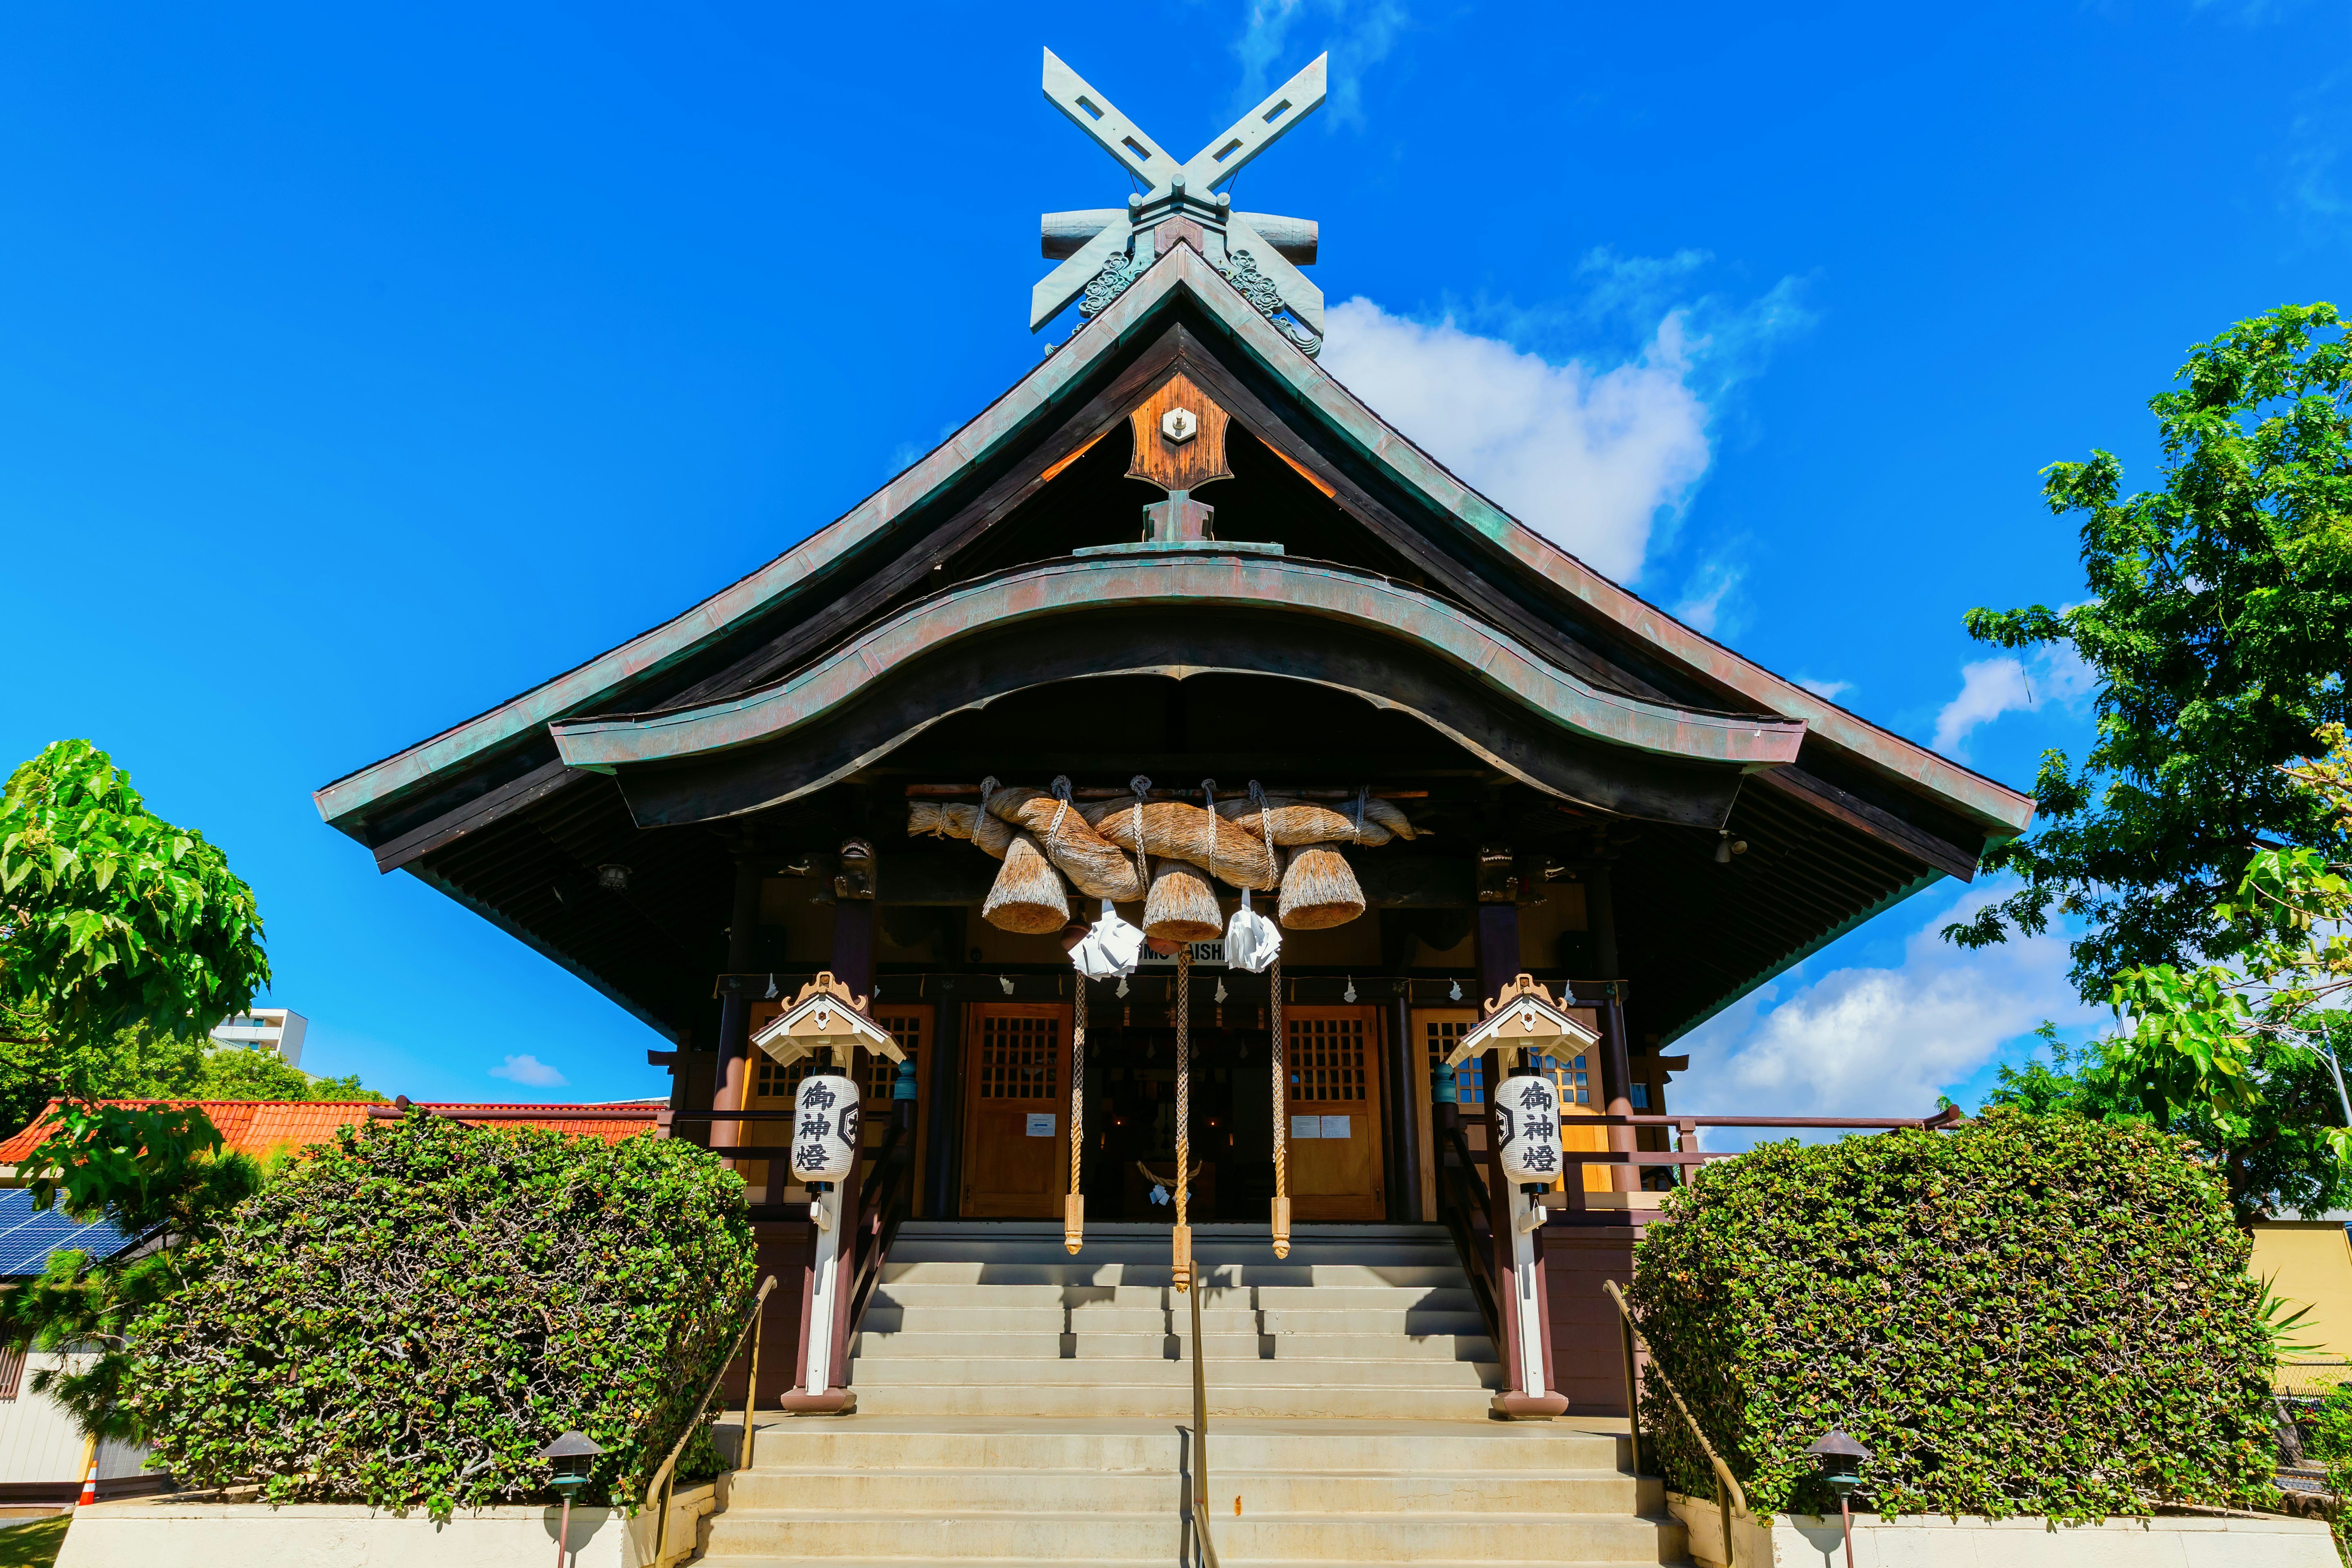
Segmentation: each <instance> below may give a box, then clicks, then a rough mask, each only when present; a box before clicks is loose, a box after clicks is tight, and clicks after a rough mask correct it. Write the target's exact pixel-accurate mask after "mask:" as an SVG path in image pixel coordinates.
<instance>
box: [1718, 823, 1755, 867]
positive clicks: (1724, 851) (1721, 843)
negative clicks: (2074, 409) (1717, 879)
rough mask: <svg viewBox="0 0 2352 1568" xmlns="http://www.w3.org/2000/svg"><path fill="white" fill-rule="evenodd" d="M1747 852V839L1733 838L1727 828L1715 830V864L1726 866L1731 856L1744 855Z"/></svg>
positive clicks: (1729, 862)
mask: <svg viewBox="0 0 2352 1568" xmlns="http://www.w3.org/2000/svg"><path fill="white" fill-rule="evenodd" d="M1747 853H1748V840H1746V839H1745V838H1734V837H1732V836H1731V832H1730V830H1729V829H1728V828H1721V829H1717V833H1716V836H1715V863H1716V864H1717V865H1718V866H1728V865H1730V864H1731V858H1732V857H1733V856H1734V855H1745V854H1747Z"/></svg>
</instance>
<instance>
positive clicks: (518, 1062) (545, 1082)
mask: <svg viewBox="0 0 2352 1568" xmlns="http://www.w3.org/2000/svg"><path fill="white" fill-rule="evenodd" d="M490 1076H491V1077H492V1078H502V1079H507V1080H508V1081H509V1082H510V1083H521V1084H529V1085H530V1087H531V1088H533V1089H561V1088H562V1086H563V1085H565V1084H567V1083H569V1082H571V1081H572V1080H571V1079H567V1078H565V1077H564V1076H563V1075H562V1073H560V1072H558V1071H556V1070H555V1069H554V1068H551V1067H549V1066H548V1065H547V1064H546V1063H545V1062H543V1061H541V1060H540V1059H539V1058H537V1057H509V1058H507V1059H506V1060H505V1061H503V1062H500V1063H499V1065H498V1066H497V1067H494V1068H491V1069H490Z"/></svg>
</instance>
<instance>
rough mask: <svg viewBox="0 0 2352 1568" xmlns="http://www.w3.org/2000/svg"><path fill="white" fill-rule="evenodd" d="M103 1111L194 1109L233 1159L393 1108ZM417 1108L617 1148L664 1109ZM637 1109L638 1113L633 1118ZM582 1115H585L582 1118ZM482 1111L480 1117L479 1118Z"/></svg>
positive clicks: (1, 1147)
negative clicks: (593, 1140) (217, 1134)
mask: <svg viewBox="0 0 2352 1568" xmlns="http://www.w3.org/2000/svg"><path fill="white" fill-rule="evenodd" d="M100 1103H102V1104H106V1105H123V1106H147V1105H194V1106H198V1107H201V1108H202V1109H203V1110H204V1113H205V1115H206V1116H209V1117H211V1118H212V1122H213V1125H214V1126H215V1127H217V1128H219V1129H220V1131H221V1136H222V1138H223V1139H225V1140H226V1142H227V1145H228V1147H229V1148H230V1149H232V1150H234V1151H236V1152H237V1153H240V1154H251V1155H254V1156H256V1157H260V1156H264V1155H268V1154H271V1153H274V1152H277V1151H278V1150H280V1149H301V1148H308V1147H309V1146H310V1145H311V1144H313V1143H323V1142H326V1141H327V1140H328V1139H330V1138H331V1137H333V1136H334V1135H335V1129H337V1128H338V1127H348V1126H350V1125H351V1124H352V1123H353V1122H357V1121H366V1120H367V1118H368V1114H369V1112H370V1111H373V1110H392V1109H393V1108H392V1107H391V1106H388V1105H384V1104H382V1103H381V1102H379V1101H375V1100H104V1101H101V1102H100ZM418 1106H419V1108H420V1109H422V1110H430V1111H433V1112H435V1113H436V1114H437V1115H442V1116H454V1117H457V1118H458V1119H459V1120H465V1119H467V1118H469V1117H474V1116H482V1117H483V1121H482V1123H481V1124H482V1125H484V1126H526V1127H544V1128H547V1129H549V1130H550V1131H556V1132H569V1133H572V1134H573V1135H575V1136H579V1137H585V1138H602V1139H604V1141H605V1142H608V1143H617V1142H620V1141H621V1140H622V1139H624V1138H626V1137H629V1136H630V1135H632V1134H634V1133H638V1132H645V1131H650V1130H651V1129H652V1127H653V1125H654V1117H655V1115H656V1112H658V1111H659V1110H662V1109H663V1107H662V1105H661V1104H660V1103H657V1102H656V1103H647V1104H645V1105H643V1106H637V1105H479V1104H466V1103H462V1102H455V1101H452V1102H446V1103H425V1102H424V1101H419V1102H418ZM55 1110H57V1101H55V1100H51V1101H50V1102H49V1106H48V1109H47V1110H44V1111H42V1112H41V1114H40V1115H39V1116H37V1117H36V1118H35V1119H34V1120H33V1122H32V1125H30V1126H28V1127H26V1129H24V1131H20V1132H18V1133H16V1135H15V1136H14V1137H12V1138H9V1139H6V1140H5V1141H0V1164H9V1165H13V1164H17V1163H21V1162H22V1161H23V1160H24V1158H25V1156H26V1155H27V1154H29V1153H31V1152H33V1150H34V1148H35V1147H36V1146H37V1145H38V1144H39V1143H40V1142H41V1140H42V1139H44V1138H46V1137H47V1136H48V1122H49V1117H50V1114H51V1113H52V1112H54V1111H55ZM640 1110H642V1112H643V1114H642V1115H639V1114H638V1112H639V1111H640ZM582 1112H588V1113H592V1114H589V1115H585V1116H583V1115H582V1114H581V1113H582ZM486 1113H487V1114H486Z"/></svg>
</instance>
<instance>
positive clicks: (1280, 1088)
mask: <svg viewBox="0 0 2352 1568" xmlns="http://www.w3.org/2000/svg"><path fill="white" fill-rule="evenodd" d="M1249 796H1250V800H1251V803H1252V804H1254V805H1255V806H1256V807H1257V811H1258V817H1257V820H1258V826H1260V827H1262V828H1264V829H1265V853H1266V858H1268V859H1272V858H1274V813H1273V812H1272V811H1270V810H1269V809H1267V806H1266V799H1265V786H1264V785H1262V784H1259V783H1258V782H1257V780H1255V779H1252V780H1250V782H1249ZM1356 835H1357V837H1359V838H1360V837H1363V826H1362V818H1361V817H1360V816H1359V818H1358V819H1357V827H1356ZM1242 897H1243V898H1244V900H1246V899H1247V898H1248V897H1249V892H1248V890H1247V889H1244V890H1243V892H1242ZM1279 940H1280V939H1279V938H1277V939H1276V942H1277V943H1278V942H1279ZM1273 975H1274V986H1273V996H1274V1010H1273V1015H1272V1018H1271V1020H1270V1021H1271V1022H1272V1024H1273V1025H1274V1027H1273V1028H1272V1029H1271V1030H1269V1031H1268V1033H1269V1035H1270V1036H1271V1038H1270V1040H1269V1042H1268V1049H1267V1051H1266V1057H1267V1059H1268V1060H1269V1061H1270V1062H1271V1064H1272V1066H1273V1068H1274V1195H1275V1196H1276V1197H1277V1198H1286V1197H1288V1196H1289V1195H1290V1094H1289V1090H1290V1079H1289V1077H1288V1075H1287V1074H1286V1073H1285V1072H1284V1071H1283V1058H1284V1055H1285V1047H1286V1045H1287V1044H1288V1043H1289V1042H1288V1037H1286V1035H1285V1034H1284V1033H1283V1029H1282V949H1281V947H1280V946H1279V945H1276V948H1275V950H1274V969H1273Z"/></svg>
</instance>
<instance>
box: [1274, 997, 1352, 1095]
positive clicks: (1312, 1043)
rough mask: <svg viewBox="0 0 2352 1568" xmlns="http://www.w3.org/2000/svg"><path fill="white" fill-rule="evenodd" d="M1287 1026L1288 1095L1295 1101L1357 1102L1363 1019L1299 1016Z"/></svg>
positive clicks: (1292, 1018)
mask: <svg viewBox="0 0 2352 1568" xmlns="http://www.w3.org/2000/svg"><path fill="white" fill-rule="evenodd" d="M1283 1021H1284V1022H1285V1023H1286V1024H1288V1025H1289V1026H1290V1060H1289V1062H1288V1064H1287V1065H1288V1067H1289V1068H1290V1098H1291V1100H1292V1101H1293V1102H1294V1103H1296V1104H1300V1105H1307V1104H1318V1105H1322V1104H1334V1103H1339V1104H1344V1103H1349V1102H1355V1103H1360V1102H1362V1101H1363V1100H1365V1099H1367V1098H1368V1094H1367V1090H1366V1088H1365V1081H1364V1071H1365V1069H1364V1054H1365V1053H1364V1020H1363V1019H1361V1018H1299V1017H1291V1018H1286V1019H1285V1020H1283Z"/></svg>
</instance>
